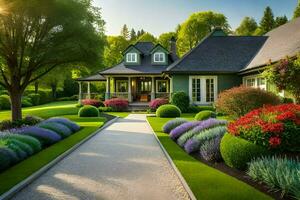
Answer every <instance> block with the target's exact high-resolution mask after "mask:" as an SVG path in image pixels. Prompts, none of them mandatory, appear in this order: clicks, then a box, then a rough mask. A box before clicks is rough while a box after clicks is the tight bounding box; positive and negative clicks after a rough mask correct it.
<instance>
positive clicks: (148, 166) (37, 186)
mask: <svg viewBox="0 0 300 200" xmlns="http://www.w3.org/2000/svg"><path fill="white" fill-rule="evenodd" d="M14 199H24V200H25V199H26V200H29V199H30V200H43V199H64V200H65V199H67V200H69V199H109V200H111V199H118V200H120V199H130V200H133V199H143V200H146V199H155V200H156V199H157V200H158V199H164V200H165V199H188V195H187V193H186V191H185V190H184V188H183V186H182V184H181V183H180V181H179V179H178V177H177V176H176V175H175V173H174V171H173V169H172V168H171V166H170V164H169V163H168V161H167V159H166V158H165V156H164V154H163V152H162V150H161V149H160V147H159V145H158V144H157V142H156V140H155V138H154V135H153V134H152V132H151V130H150V128H149V126H148V125H147V122H146V115H141V114H131V115H129V116H128V117H126V118H125V119H118V121H116V122H115V123H113V124H112V125H110V126H108V127H106V128H105V129H104V130H102V132H101V133H99V134H97V135H96V136H95V137H93V138H92V139H91V140H89V141H88V142H86V143H85V144H83V145H82V146H81V147H79V148H78V149H77V150H75V151H74V152H73V153H71V154H70V155H69V156H68V157H66V158H65V159H63V160H62V161H61V162H59V163H58V164H57V165H56V166H54V167H53V168H51V169H50V170H49V171H47V172H46V173H45V174H44V175H42V176H41V177H39V178H38V179H37V180H36V181H34V182H33V183H32V184H30V185H29V186H28V187H26V188H25V189H24V190H22V191H21V192H19V193H18V195H16V196H15V197H14Z"/></svg>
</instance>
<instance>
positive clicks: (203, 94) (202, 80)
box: [189, 76, 218, 104]
mask: <svg viewBox="0 0 300 200" xmlns="http://www.w3.org/2000/svg"><path fill="white" fill-rule="evenodd" d="M193 79H200V96H201V97H200V99H201V100H200V101H193V81H192V80H193ZM206 79H213V80H214V101H216V100H217V98H218V77H217V76H190V77H189V96H190V99H191V102H193V103H195V104H211V103H213V102H207V101H206Z"/></svg>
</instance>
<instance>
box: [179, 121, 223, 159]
mask: <svg viewBox="0 0 300 200" xmlns="http://www.w3.org/2000/svg"><path fill="white" fill-rule="evenodd" d="M226 131H227V128H226V127H225V126H217V127H214V128H211V129H206V130H204V131H202V132H200V133H199V134H198V135H195V136H194V137H192V138H191V139H189V140H188V141H187V142H186V143H185V145H184V150H185V151H186V152H187V153H192V152H195V151H198V150H199V149H200V146H201V145H202V144H203V143H204V142H205V141H207V140H210V139H213V138H215V137H222V136H223V135H224V134H225V133H226Z"/></svg>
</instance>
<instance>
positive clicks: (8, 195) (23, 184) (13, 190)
mask: <svg viewBox="0 0 300 200" xmlns="http://www.w3.org/2000/svg"><path fill="white" fill-rule="evenodd" d="M118 118H119V117H115V118H114V119H111V120H109V121H108V122H107V123H105V124H104V125H103V126H102V127H100V128H99V129H98V130H96V131H95V132H94V133H92V134H91V135H89V136H88V137H86V138H85V139H83V140H81V141H80V142H79V143H77V144H75V145H74V146H73V147H71V148H70V149H68V150H67V151H65V152H64V153H62V154H61V155H59V156H58V157H57V158H55V159H54V160H52V161H51V162H49V163H48V164H46V165H45V166H44V167H42V168H40V169H39V170H38V171H36V172H34V173H33V174H31V175H30V176H29V177H27V178H26V179H24V180H23V181H21V182H20V183H18V184H17V185H15V186H14V187H12V188H11V189H10V190H8V191H7V192H5V193H3V194H2V195H1V196H0V199H3V200H8V199H11V198H12V197H13V196H14V195H15V194H16V193H18V192H19V191H21V190H22V189H23V188H25V187H26V186H28V185H29V184H30V183H32V182H33V181H34V180H36V179H37V178H39V177H40V176H41V175H43V174H44V173H46V172H47V171H48V170H49V169H50V168H52V167H53V166H54V165H56V164H57V163H58V162H60V161H61V160H62V159H64V158H65V157H67V156H68V155H69V154H71V153H72V152H73V151H75V150H76V149H77V148H79V147H80V146H81V145H82V144H84V143H85V142H87V141H88V140H90V139H91V138H92V137H94V136H95V135H97V134H98V133H99V132H101V131H102V130H103V129H104V128H106V127H108V126H110V125H111V124H112V123H114V122H115V121H116V120H117V119H118Z"/></svg>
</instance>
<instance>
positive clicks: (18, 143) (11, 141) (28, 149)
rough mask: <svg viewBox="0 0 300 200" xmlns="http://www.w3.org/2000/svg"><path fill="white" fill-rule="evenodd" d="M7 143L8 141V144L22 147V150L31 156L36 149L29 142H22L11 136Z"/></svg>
mask: <svg viewBox="0 0 300 200" xmlns="http://www.w3.org/2000/svg"><path fill="white" fill-rule="evenodd" d="M7 143H8V145H9V144H14V145H16V146H18V147H19V148H20V149H22V151H25V152H26V154H27V155H28V156H30V155H32V154H33V153H34V150H33V149H32V148H31V147H30V146H29V145H28V144H26V143H24V142H21V141H19V140H16V139H12V138H9V139H7Z"/></svg>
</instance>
